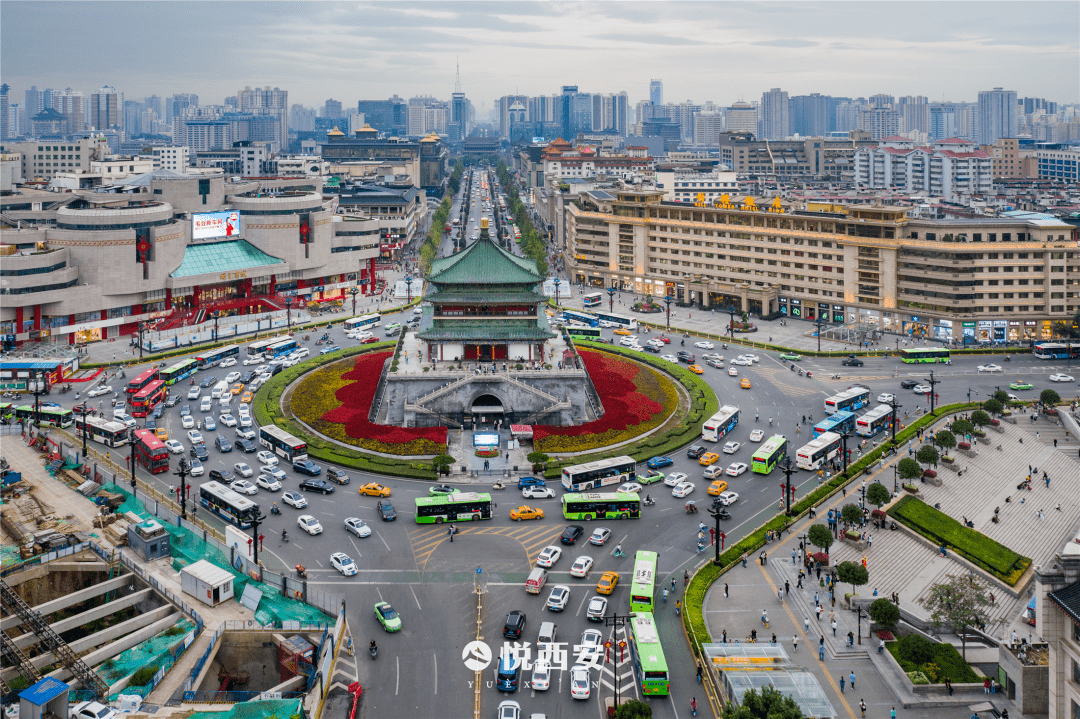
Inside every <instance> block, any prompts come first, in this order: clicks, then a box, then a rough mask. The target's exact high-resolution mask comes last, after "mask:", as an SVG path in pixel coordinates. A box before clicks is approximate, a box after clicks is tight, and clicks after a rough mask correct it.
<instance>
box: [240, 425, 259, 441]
mask: <svg viewBox="0 0 1080 719" xmlns="http://www.w3.org/2000/svg"><path fill="white" fill-rule="evenodd" d="M236 436H237V437H239V438H240V439H252V440H253V439H255V430H253V429H251V428H250V427H237V428H236Z"/></svg>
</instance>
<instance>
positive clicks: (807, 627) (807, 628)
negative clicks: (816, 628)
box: [803, 617, 810, 634]
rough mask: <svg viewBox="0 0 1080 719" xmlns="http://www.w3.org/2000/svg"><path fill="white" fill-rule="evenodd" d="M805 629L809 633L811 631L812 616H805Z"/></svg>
mask: <svg viewBox="0 0 1080 719" xmlns="http://www.w3.org/2000/svg"><path fill="white" fill-rule="evenodd" d="M803 631H805V632H806V633H807V634H809V633H810V617H804V618H803Z"/></svg>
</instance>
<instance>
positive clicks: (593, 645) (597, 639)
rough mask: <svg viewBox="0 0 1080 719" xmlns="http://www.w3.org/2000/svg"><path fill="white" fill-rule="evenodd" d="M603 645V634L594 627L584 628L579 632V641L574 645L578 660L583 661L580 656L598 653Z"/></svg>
mask: <svg viewBox="0 0 1080 719" xmlns="http://www.w3.org/2000/svg"><path fill="white" fill-rule="evenodd" d="M603 646H604V635H603V634H601V633H600V632H598V631H597V630H595V629H586V630H585V631H583V632H582V633H581V643H580V644H578V645H577V647H575V649H576V650H577V651H576V653H577V654H578V661H585V660H584V659H583V658H582V657H586V656H591V655H594V654H599V653H600V650H601V648H602V647H603Z"/></svg>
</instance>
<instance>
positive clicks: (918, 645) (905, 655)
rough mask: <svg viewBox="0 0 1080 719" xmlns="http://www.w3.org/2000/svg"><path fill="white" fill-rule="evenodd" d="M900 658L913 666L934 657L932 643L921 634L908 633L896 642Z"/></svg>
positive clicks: (924, 662)
mask: <svg viewBox="0 0 1080 719" xmlns="http://www.w3.org/2000/svg"><path fill="white" fill-rule="evenodd" d="M897 649H898V651H899V654H900V658H901V659H903V660H904V661H906V662H910V663H912V664H914V665H915V666H919V665H920V664H926V663H927V662H929V661H932V660H933V659H934V644H933V642H931V641H930V640H929V639H927V638H926V637H924V636H923V635H921V634H908V635H907V636H905V637H901V638H900V641H899V642H898V643H897Z"/></svg>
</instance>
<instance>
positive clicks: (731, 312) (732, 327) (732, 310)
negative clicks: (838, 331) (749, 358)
mask: <svg viewBox="0 0 1080 719" xmlns="http://www.w3.org/2000/svg"><path fill="white" fill-rule="evenodd" d="M724 311H725V312H727V313H728V316H729V317H730V318H731V319H730V320H729V321H728V334H729V335H731V341H732V342H734V341H735V315H736V314H737V313H738V310H737V309H735V308H734V307H728V308H727V309H726V310H724ZM818 349H821V348H820V347H819V348H818Z"/></svg>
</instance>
